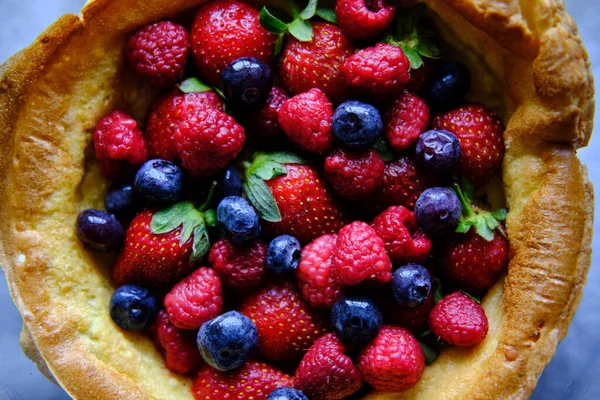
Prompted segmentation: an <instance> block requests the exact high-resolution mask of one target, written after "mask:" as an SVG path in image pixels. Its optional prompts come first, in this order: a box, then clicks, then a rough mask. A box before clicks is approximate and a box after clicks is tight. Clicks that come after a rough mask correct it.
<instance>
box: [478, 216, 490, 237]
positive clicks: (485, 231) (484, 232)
mask: <svg viewBox="0 0 600 400" xmlns="http://www.w3.org/2000/svg"><path fill="white" fill-rule="evenodd" d="M475 229H476V230H477V233H478V234H479V236H481V237H482V238H484V239H485V240H487V241H488V242H491V241H492V240H493V239H494V231H493V230H491V229H490V227H489V226H488V224H487V222H486V220H485V218H484V217H482V216H480V217H479V218H477V222H476V223H475Z"/></svg>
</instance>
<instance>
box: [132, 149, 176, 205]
mask: <svg viewBox="0 0 600 400" xmlns="http://www.w3.org/2000/svg"><path fill="white" fill-rule="evenodd" d="M133 185H134V187H135V190H137V191H138V192H140V193H141V194H142V195H143V196H144V197H145V198H146V199H148V200H149V201H154V202H159V203H163V204H171V203H176V202H177V201H178V200H179V198H180V196H181V189H182V186H183V173H182V172H181V169H180V168H179V167H178V166H177V165H175V164H173V163H172V162H170V161H166V160H150V161H146V162H145V163H144V164H143V165H142V166H141V167H140V169H139V170H138V172H137V173H136V174H135V180H134V183H133Z"/></svg>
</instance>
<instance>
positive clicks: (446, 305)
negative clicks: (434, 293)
mask: <svg viewBox="0 0 600 400" xmlns="http://www.w3.org/2000/svg"><path fill="white" fill-rule="evenodd" d="M429 327H430V328H431V331H432V332H433V333H434V334H436V335H437V336H439V337H440V339H442V340H443V341H444V342H446V343H448V344H451V345H453V346H460V347H470V346H475V345H476V344H479V343H481V342H482V341H483V339H485V337H486V336H487V333H488V319H487V317H486V315H485V311H484V310H483V308H482V307H481V306H480V305H479V304H477V302H475V301H474V300H472V299H470V298H469V296H467V295H465V294H463V293H460V292H454V293H452V294H449V295H447V296H446V297H444V298H443V299H442V300H440V301H439V302H438V303H437V304H436V305H435V307H434V308H433V310H432V311H431V314H430V315H429Z"/></svg>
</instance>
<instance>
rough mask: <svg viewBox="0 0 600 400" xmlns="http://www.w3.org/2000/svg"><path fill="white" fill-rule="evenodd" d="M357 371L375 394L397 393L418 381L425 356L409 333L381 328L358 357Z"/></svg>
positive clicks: (389, 327)
mask: <svg viewBox="0 0 600 400" xmlns="http://www.w3.org/2000/svg"><path fill="white" fill-rule="evenodd" d="M390 349H394V351H393V352H392V351H390ZM357 367H358V370H359V371H360V374H361V375H362V377H363V379H364V380H365V382H367V383H368V384H369V385H371V386H372V387H373V388H374V389H375V390H378V391H381V392H401V391H403V390H406V389H409V388H411V387H413V386H414V385H415V384H416V383H417V382H418V381H419V380H420V379H421V376H422V375H423V370H424V369H425V356H424V354H423V350H422V349H421V346H420V345H419V342H418V341H417V339H415V337H414V336H413V335H412V334H411V333H410V332H409V331H407V330H406V329H404V328H399V327H395V326H391V325H384V326H383V327H382V328H381V330H380V331H379V334H378V335H377V337H376V338H375V339H374V340H373V341H371V343H369V344H368V345H367V346H366V347H365V348H364V349H363V350H362V352H361V353H360V355H359V356H358V364H357Z"/></svg>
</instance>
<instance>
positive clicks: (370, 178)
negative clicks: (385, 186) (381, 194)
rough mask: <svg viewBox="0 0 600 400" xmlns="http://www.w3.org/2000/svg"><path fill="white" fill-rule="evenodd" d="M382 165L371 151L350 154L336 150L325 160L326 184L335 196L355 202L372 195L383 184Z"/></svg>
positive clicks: (376, 155) (380, 160)
mask: <svg viewBox="0 0 600 400" xmlns="http://www.w3.org/2000/svg"><path fill="white" fill-rule="evenodd" d="M383 169H384V163H383V160H382V159H381V157H379V155H378V154H377V153H376V152H375V151H373V150H367V151H364V152H350V151H346V150H344V149H341V148H340V149H337V150H335V151H333V152H332V153H331V154H329V155H328V156H327V157H326V158H325V163H324V166H323V170H324V172H325V178H326V179H327V182H329V184H330V185H331V186H332V187H333V190H335V192H336V193H337V194H339V195H340V196H342V197H345V198H347V199H352V200H357V199H361V198H364V197H366V196H369V195H371V194H373V193H374V192H375V191H376V190H377V189H378V188H379V187H380V186H381V184H382V183H383Z"/></svg>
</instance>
